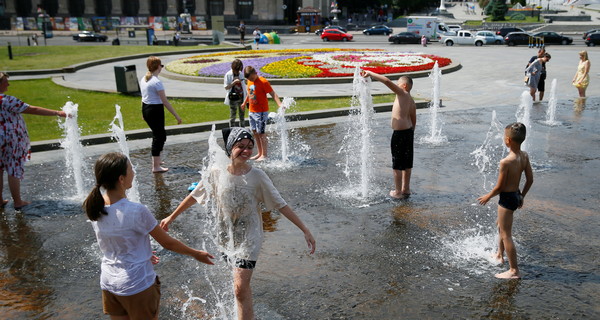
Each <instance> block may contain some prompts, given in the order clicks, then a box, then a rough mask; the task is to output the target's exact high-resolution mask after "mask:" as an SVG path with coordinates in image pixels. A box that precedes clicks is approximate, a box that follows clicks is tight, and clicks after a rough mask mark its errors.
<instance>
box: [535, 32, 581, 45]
mask: <svg viewBox="0 0 600 320" xmlns="http://www.w3.org/2000/svg"><path fill="white" fill-rule="evenodd" d="M533 36H534V37H539V38H543V39H544V45H547V44H562V45H565V44H571V43H573V38H571V37H567V36H563V35H562V34H559V33H556V32H554V31H542V32H538V33H534V34H533Z"/></svg>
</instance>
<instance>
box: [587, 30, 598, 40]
mask: <svg viewBox="0 0 600 320" xmlns="http://www.w3.org/2000/svg"><path fill="white" fill-rule="evenodd" d="M596 32H600V29H592V30H588V31H586V32H584V33H583V40H585V39H587V37H588V34H590V33H596Z"/></svg>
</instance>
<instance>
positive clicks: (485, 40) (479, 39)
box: [475, 30, 504, 46]
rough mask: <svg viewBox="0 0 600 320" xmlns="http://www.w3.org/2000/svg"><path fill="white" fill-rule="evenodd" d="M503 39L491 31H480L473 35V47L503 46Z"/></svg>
mask: <svg viewBox="0 0 600 320" xmlns="http://www.w3.org/2000/svg"><path fill="white" fill-rule="evenodd" d="M503 43H504V38H502V36H500V35H497V34H495V33H494V32H493V31H488V30H482V31H477V33H476V34H475V45H476V46H482V45H484V44H503Z"/></svg>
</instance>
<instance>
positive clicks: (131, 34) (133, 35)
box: [127, 30, 135, 38]
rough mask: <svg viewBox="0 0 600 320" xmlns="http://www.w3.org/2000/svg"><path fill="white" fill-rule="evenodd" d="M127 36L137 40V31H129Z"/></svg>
mask: <svg viewBox="0 0 600 320" xmlns="http://www.w3.org/2000/svg"><path fill="white" fill-rule="evenodd" d="M127 34H128V35H129V37H130V38H135V30H129V31H127Z"/></svg>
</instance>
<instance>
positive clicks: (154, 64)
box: [140, 56, 182, 173]
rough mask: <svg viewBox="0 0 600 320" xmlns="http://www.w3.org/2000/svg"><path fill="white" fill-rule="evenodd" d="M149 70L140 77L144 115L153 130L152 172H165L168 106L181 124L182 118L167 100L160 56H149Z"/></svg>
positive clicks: (147, 64)
mask: <svg viewBox="0 0 600 320" xmlns="http://www.w3.org/2000/svg"><path fill="white" fill-rule="evenodd" d="M146 66H147V67H148V72H147V73H146V75H145V76H144V77H143V78H142V79H140V91H141V93H142V116H143V118H144V120H145V121H146V123H147V124H148V127H150V130H152V172H154V173H163V172H167V171H168V170H169V169H168V168H164V167H162V161H161V159H160V153H161V151H162V150H163V147H164V145H165V141H167V131H166V130H165V110H164V108H167V110H169V112H170V113H171V114H173V116H174V117H175V119H176V120H177V124H181V122H182V120H181V118H180V117H179V115H178V114H177V111H175V108H173V106H172V105H171V103H169V100H167V95H166V94H165V87H164V86H163V84H162V82H161V81H160V80H159V79H158V74H159V73H160V72H161V71H162V69H163V68H164V66H163V65H162V63H161V61H160V58H158V57H155V56H150V57H148V60H146Z"/></svg>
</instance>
